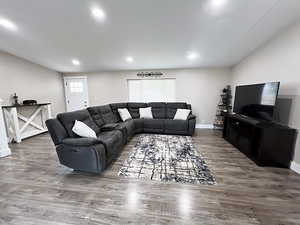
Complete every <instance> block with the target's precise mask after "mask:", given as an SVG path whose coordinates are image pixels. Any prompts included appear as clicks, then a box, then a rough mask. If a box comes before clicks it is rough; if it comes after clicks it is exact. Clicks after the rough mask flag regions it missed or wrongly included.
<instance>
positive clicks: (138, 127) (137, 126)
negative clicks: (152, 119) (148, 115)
mask: <svg viewBox="0 0 300 225" xmlns="http://www.w3.org/2000/svg"><path fill="white" fill-rule="evenodd" d="M133 122H134V132H135V133H136V134H137V133H142V132H143V131H144V119H134V120H133Z"/></svg>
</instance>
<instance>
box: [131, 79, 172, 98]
mask: <svg viewBox="0 0 300 225" xmlns="http://www.w3.org/2000/svg"><path fill="white" fill-rule="evenodd" d="M127 82H128V90H129V102H174V101H176V96H175V88H176V80H175V79H151V80H150V79H149V80H146V79H145V80H127Z"/></svg>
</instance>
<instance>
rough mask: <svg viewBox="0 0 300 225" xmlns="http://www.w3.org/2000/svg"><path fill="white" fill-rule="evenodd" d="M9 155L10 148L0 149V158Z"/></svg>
mask: <svg viewBox="0 0 300 225" xmlns="http://www.w3.org/2000/svg"><path fill="white" fill-rule="evenodd" d="M9 155H11V151H10V148H1V149H0V158H2V157H6V156H9Z"/></svg>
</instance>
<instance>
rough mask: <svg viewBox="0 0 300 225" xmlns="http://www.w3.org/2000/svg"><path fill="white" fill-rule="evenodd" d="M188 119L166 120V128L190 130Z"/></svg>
mask: <svg viewBox="0 0 300 225" xmlns="http://www.w3.org/2000/svg"><path fill="white" fill-rule="evenodd" d="M188 125H189V124H188V120H171V119H168V120H165V129H166V130H178V131H179V130H180V131H187V130H188Z"/></svg>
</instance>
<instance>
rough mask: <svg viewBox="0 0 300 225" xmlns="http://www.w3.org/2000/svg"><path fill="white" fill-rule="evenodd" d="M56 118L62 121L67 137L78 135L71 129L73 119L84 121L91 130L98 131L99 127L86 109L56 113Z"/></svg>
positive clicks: (73, 122)
mask: <svg viewBox="0 0 300 225" xmlns="http://www.w3.org/2000/svg"><path fill="white" fill-rule="evenodd" d="M57 119H58V120H59V121H60V122H61V123H62V125H63V126H64V128H65V129H66V131H67V133H68V135H69V137H78V135H77V134H75V133H74V132H73V131H72V128H73V126H74V124H75V120H78V121H81V122H83V123H85V124H86V125H87V126H89V127H90V128H91V129H92V130H94V131H95V132H96V134H97V133H99V132H100V128H99V127H98V126H97V124H96V123H95V122H94V120H93V119H92V117H91V116H90V114H89V112H88V111H87V110H86V109H83V110H78V111H74V112H67V113H61V114H58V115H57Z"/></svg>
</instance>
